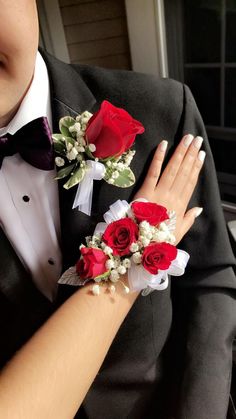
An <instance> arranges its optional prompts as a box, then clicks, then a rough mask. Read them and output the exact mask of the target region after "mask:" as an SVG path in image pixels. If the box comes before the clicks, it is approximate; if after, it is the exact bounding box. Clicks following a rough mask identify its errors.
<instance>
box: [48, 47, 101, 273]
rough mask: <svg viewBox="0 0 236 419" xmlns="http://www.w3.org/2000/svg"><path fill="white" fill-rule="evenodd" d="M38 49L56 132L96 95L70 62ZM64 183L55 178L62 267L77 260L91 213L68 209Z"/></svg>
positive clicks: (71, 193) (90, 106)
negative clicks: (64, 117) (48, 82)
mask: <svg viewBox="0 0 236 419" xmlns="http://www.w3.org/2000/svg"><path fill="white" fill-rule="evenodd" d="M41 53H42V55H43V57H44V60H45V62H46V64H47V68H48V73H49V79H50V91H51V107H52V117H53V131H54V132H58V131H59V120H60V118H62V117H63V116H67V115H69V116H72V117H76V116H77V115H78V114H79V113H82V112H84V111H85V110H88V111H90V112H95V110H96V99H95V98H94V96H93V94H92V93H91V91H90V90H89V88H88V87H87V85H86V84H85V83H84V81H83V80H82V78H81V77H80V76H79V74H78V73H77V72H76V71H75V70H74V69H73V67H72V66H69V65H68V64H64V63H62V62H60V61H58V60H56V59H55V58H54V57H52V56H50V55H48V54H45V52H43V51H41ZM62 81H63V82H62ZM64 183H65V180H64V179H63V180H59V181H58V187H59V204H60V219H61V248H62V254H63V270H64V269H66V268H67V267H68V266H70V265H72V264H74V263H75V261H76V260H77V258H78V246H79V244H80V242H81V240H82V236H83V237H84V235H86V232H87V234H89V233H91V224H93V222H92V220H91V217H88V216H87V215H85V214H82V213H81V212H79V211H78V210H77V209H75V210H72V205H73V201H74V197H75V193H76V190H77V187H74V188H71V189H69V190H65V189H64V188H63V184H64ZM95 224H96V222H95ZM82 226H83V227H85V229H84V228H82ZM80 232H81V237H80Z"/></svg>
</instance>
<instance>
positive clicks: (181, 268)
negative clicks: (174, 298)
mask: <svg viewBox="0 0 236 419" xmlns="http://www.w3.org/2000/svg"><path fill="white" fill-rule="evenodd" d="M176 250H177V256H176V258H175V260H173V261H172V262H171V264H170V266H169V268H168V269H166V270H165V271H161V270H159V272H158V274H157V275H152V274H151V273H150V272H148V271H147V270H146V269H145V268H144V267H143V265H136V264H135V263H133V262H132V264H131V267H130V269H128V281H129V286H130V290H131V291H140V290H143V292H142V295H148V294H149V293H150V292H152V291H154V290H158V291H162V290H165V289H166V288H167V287H168V282H169V281H168V274H169V275H173V276H180V275H183V274H184V272H185V268H186V265H187V263H188V260H189V257H190V256H189V254H188V253H187V252H185V251H184V250H180V249H176Z"/></svg>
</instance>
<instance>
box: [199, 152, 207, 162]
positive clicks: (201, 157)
mask: <svg viewBox="0 0 236 419" xmlns="http://www.w3.org/2000/svg"><path fill="white" fill-rule="evenodd" d="M205 157H206V153H205V151H203V150H201V151H199V153H198V159H199V160H200V161H204V160H205Z"/></svg>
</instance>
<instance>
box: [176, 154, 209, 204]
mask: <svg viewBox="0 0 236 419" xmlns="http://www.w3.org/2000/svg"><path fill="white" fill-rule="evenodd" d="M205 157H206V153H205V151H203V150H201V151H199V153H198V156H197V158H196V160H195V162H194V165H193V167H192V171H191V174H190V176H189V179H188V182H187V184H186V186H185V188H184V189H183V190H182V197H183V204H184V207H185V208H186V207H187V205H188V203H189V201H190V198H191V196H192V194H193V191H194V189H195V187H196V184H197V181H198V176H199V173H200V171H201V169H202V166H203V163H204V160H205Z"/></svg>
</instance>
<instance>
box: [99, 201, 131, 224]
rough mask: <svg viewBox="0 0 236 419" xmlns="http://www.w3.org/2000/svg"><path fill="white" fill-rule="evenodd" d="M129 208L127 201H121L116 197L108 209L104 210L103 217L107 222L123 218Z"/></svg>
mask: <svg viewBox="0 0 236 419" xmlns="http://www.w3.org/2000/svg"><path fill="white" fill-rule="evenodd" d="M129 209H130V206H129V204H128V202H127V201H124V200H122V201H121V200H120V199H118V201H116V202H114V204H112V205H110V209H109V211H107V212H105V214H104V215H103V218H104V220H105V221H106V223H107V224H110V223H112V222H113V221H117V220H120V219H121V218H124V217H125V215H126V213H127V212H128V211H129Z"/></svg>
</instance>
